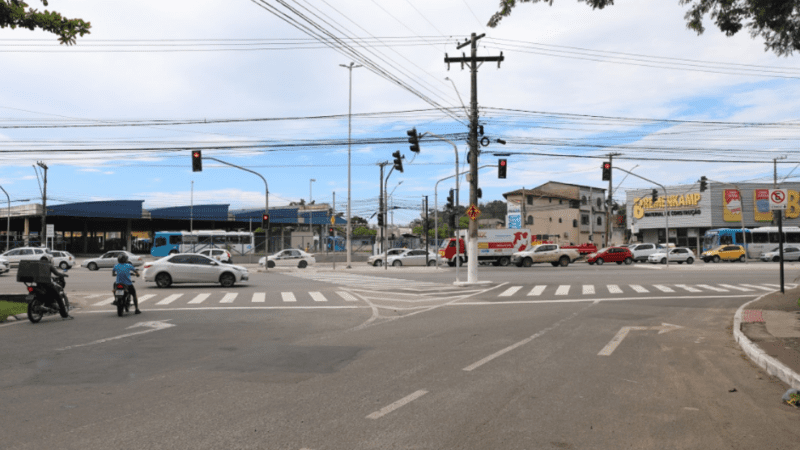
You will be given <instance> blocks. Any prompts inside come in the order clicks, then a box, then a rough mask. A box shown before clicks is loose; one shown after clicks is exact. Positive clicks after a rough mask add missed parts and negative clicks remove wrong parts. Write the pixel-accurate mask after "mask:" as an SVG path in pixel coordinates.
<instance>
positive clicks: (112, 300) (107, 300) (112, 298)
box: [92, 297, 114, 306]
mask: <svg viewBox="0 0 800 450" xmlns="http://www.w3.org/2000/svg"><path fill="white" fill-rule="evenodd" d="M113 302H114V297H108V298H107V299H105V300H103V301H100V302H97V303H95V304H94V305H92V306H103V305H110V304H111V303H113Z"/></svg>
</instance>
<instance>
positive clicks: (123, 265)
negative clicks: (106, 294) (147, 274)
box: [111, 253, 142, 314]
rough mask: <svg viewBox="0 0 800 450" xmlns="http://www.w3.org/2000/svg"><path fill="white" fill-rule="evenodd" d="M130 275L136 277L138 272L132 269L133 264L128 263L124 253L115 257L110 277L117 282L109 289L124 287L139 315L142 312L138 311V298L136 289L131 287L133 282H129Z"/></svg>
mask: <svg viewBox="0 0 800 450" xmlns="http://www.w3.org/2000/svg"><path fill="white" fill-rule="evenodd" d="M131 273H132V274H134V275H136V276H137V277H138V276H139V272H138V271H137V270H136V268H134V267H133V264H131V263H129V262H128V256H127V255H126V254H124V253H123V254H121V255H119V256H118V257H117V264H116V265H114V268H113V269H112V270H111V275H115V276H116V277H117V281H116V282H115V283H114V285H113V286H112V287H111V290H112V291H113V290H115V289H116V286H117V285H118V284H122V285H124V286H125V288H126V289H127V290H128V292H130V294H131V295H132V296H133V305H134V307H135V308H136V314H141V313H142V312H141V311H139V297H137V296H136V289H135V288H134V287H133V281H131ZM115 304H116V300H115Z"/></svg>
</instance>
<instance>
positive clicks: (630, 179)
mask: <svg viewBox="0 0 800 450" xmlns="http://www.w3.org/2000/svg"><path fill="white" fill-rule="evenodd" d="M29 3H30V4H31V6H34V7H37V8H39V9H43V7H42V5H41V3H39V2H38V1H37V0H30V1H29ZM49 3H50V5H49V7H48V9H50V10H54V11H58V12H60V13H61V14H62V15H64V16H66V17H71V18H72V17H79V18H82V19H84V20H86V21H89V22H91V24H92V32H91V34H90V35H87V36H84V37H82V38H78V43H77V45H75V46H72V47H65V46H61V45H59V44H58V42H57V40H56V38H55V37H54V35H51V34H48V33H45V32H42V31H38V30H37V31H30V30H26V29H15V30H11V29H8V28H5V29H0V53H2V56H0V61H1V62H0V69H2V70H0V73H2V77H3V81H4V82H3V83H2V84H3V88H2V91H0V92H2V94H1V95H0V186H2V187H3V188H4V189H5V190H6V191H7V192H8V194H9V196H10V198H11V201H12V202H13V203H12V204H25V203H40V202H41V191H40V187H39V181H38V180H37V173H36V171H35V170H34V168H33V167H32V166H33V165H35V164H36V163H37V162H38V161H41V162H43V163H44V164H46V165H47V166H48V172H47V177H48V184H47V197H48V204H58V203H66V202H80V201H92V200H113V199H126V200H133V199H136V200H144V201H145V203H144V208H145V209H154V208H161V207H170V206H180V205H189V204H190V203H194V204H195V205H199V204H229V205H230V208H231V209H243V208H261V207H263V205H264V197H265V187H264V183H263V182H262V181H261V179H260V178H258V177H257V176H255V175H253V174H250V173H247V172H244V171H240V170H238V169H235V168H231V167H226V166H224V165H222V164H219V163H216V162H214V161H212V160H208V159H206V160H205V161H204V164H203V171H202V172H192V170H191V159H190V158H191V156H190V155H191V150H190V149H191V148H198V147H201V148H203V150H202V152H203V156H204V157H206V158H208V157H213V158H217V159H220V160H223V161H226V162H229V163H231V164H235V165H239V166H243V167H247V168H249V169H251V170H254V171H256V172H258V173H259V174H261V175H262V176H263V177H264V178H265V179H266V180H267V183H268V185H269V194H270V195H269V203H270V207H271V208H275V207H280V206H285V205H288V204H289V203H290V202H296V201H299V200H301V199H304V200H305V201H309V200H313V201H315V202H318V203H319V202H325V203H331V202H332V201H333V197H334V194H335V201H336V209H337V210H338V211H344V208H345V204H346V201H347V194H348V182H347V180H348V176H347V175H348V145H347V139H348V94H349V92H350V89H349V80H348V76H349V72H350V71H349V70H348V69H346V68H344V67H341V65H348V64H350V63H351V62H355V64H357V65H361V66H362V67H358V68H354V69H353V70H352V113H353V116H352V120H351V127H352V131H351V135H352V145H351V147H350V158H351V166H350V167H351V171H352V172H351V191H350V193H351V198H352V214H353V215H358V216H361V217H367V218H368V217H370V216H372V215H373V214H374V213H375V212H376V210H377V204H378V202H377V198H378V192H379V187H378V186H379V173H380V172H379V168H378V165H377V164H378V163H380V162H384V161H389V162H391V161H392V159H393V158H392V153H393V152H395V151H397V150H400V151H401V153H402V154H403V155H404V156H405V160H404V171H403V172H402V173H399V172H396V171H395V172H394V173H392V175H391V176H390V178H389V181H388V185H387V186H388V187H387V189H388V191H390V192H393V194H392V201H393V204H394V206H396V207H397V208H398V209H396V210H395V213H394V222H395V223H396V224H404V223H408V222H409V221H411V220H413V219H415V218H418V217H419V215H420V211H421V202H422V198H423V197H424V196H425V195H428V196H429V205H430V206H431V207H433V206H434V203H435V199H436V198H435V190H434V188H435V187H436V185H437V182H438V181H439V180H441V179H443V178H446V177H449V176H452V175H453V174H454V171H455V167H454V165H455V152H454V150H453V147H452V145H450V144H448V143H447V142H443V141H441V140H438V139H436V138H433V137H432V136H430V135H426V136H424V137H423V139H422V142H421V152H420V153H419V154H418V155H416V156H415V155H414V154H413V153H412V152H410V151H409V149H408V143H406V142H405V141H406V138H407V135H406V131H407V130H409V129H411V128H412V127H413V128H416V129H417V130H418V131H419V132H420V133H423V132H428V133H433V134H436V135H439V136H444V137H452V138H453V139H454V142H455V144H456V145H457V148H458V153H459V163H460V166H461V170H465V169H466V168H467V166H466V165H465V164H466V149H467V145H466V133H467V131H468V129H467V126H466V125H467V123H468V119H467V113H466V110H465V107H464V106H462V102H463V104H464V105H466V108H469V101H470V73H469V70H462V68H461V67H460V66H459V65H456V64H451V65H450V67H449V70H448V66H447V64H445V63H444V57H445V54H447V55H449V56H451V57H454V56H461V54H462V52H464V51H468V48H465V49H462V50H458V49H456V47H457V45H458V44H459V43H461V42H463V41H464V39H465V38H467V37H469V35H470V33H473V32H474V33H477V34H484V33H485V37H483V38H482V39H481V40H479V41H478V55H479V56H497V55H499V54H500V53H501V52H502V54H503V56H504V58H505V59H504V61H503V62H502V63H501V64H500V67H499V68H498V67H497V64H496V63H484V64H483V65H482V66H481V67H480V68H479V71H478V92H477V95H478V106H479V108H478V111H479V121H480V123H481V124H482V125H483V126H484V132H485V136H486V137H487V138H489V139H488V140H489V145H488V146H484V147H482V148H481V151H482V153H481V156H480V159H479V164H480V165H481V166H484V165H486V166H491V167H488V168H484V169H481V171H480V175H479V184H480V186H481V188H482V191H483V198H482V199H481V201H483V202H488V201H492V200H503V196H502V194H503V193H505V192H509V191H512V190H515V189H519V188H521V187H528V188H531V187H535V186H538V185H540V184H542V183H546V182H547V181H561V182H566V183H575V184H581V185H587V186H594V187H598V188H607V187H608V184H607V182H603V181H602V180H601V169H600V165H601V163H602V161H603V160H604V159H605V157H604V156H603V155H607V154H609V153H615V154H618V155H617V156H615V157H614V165H615V166H616V167H620V168H624V169H626V170H632V171H633V172H634V173H636V174H639V175H640V176H642V177H645V178H647V179H649V180H653V181H655V182H657V183H661V184H666V185H691V184H693V183H695V182H696V181H697V180H698V179H699V178H700V176H707V177H708V178H709V179H711V180H714V181H719V182H737V181H764V182H769V181H772V178H773V164H772V160H773V158H777V157H782V156H784V155H786V156H787V159H784V160H781V161H779V165H778V176H779V179H787V180H790V181H792V180H793V181H796V180H797V178H798V177H800V170H795V169H796V168H797V166H798V164H800V157H798V156H795V155H796V152H793V151H792V150H793V149H794V148H796V147H797V145H796V143H797V141H799V140H800V128H798V127H800V124H798V123H797V120H798V113H797V112H796V111H798V110H800V108H799V107H800V95H798V94H800V64H798V62H797V61H796V60H795V58H796V57H797V56H795V57H792V56H789V57H779V56H776V55H774V54H773V53H770V52H765V50H764V45H763V41H762V40H761V39H760V38H751V37H750V36H749V34H748V33H747V32H746V31H744V32H740V33H739V34H737V35H736V36H733V37H727V36H725V35H724V34H723V33H721V32H720V31H719V30H718V29H717V28H716V27H715V25H714V24H713V23H711V22H710V21H708V20H707V23H706V28H707V30H706V32H705V33H704V34H703V35H700V36H698V35H697V34H696V33H695V32H694V31H691V30H688V29H687V28H686V25H685V20H684V14H685V11H686V7H684V6H681V5H680V4H679V2H678V0H670V1H663V0H659V1H656V0H636V1H633V0H621V1H618V2H616V3H615V4H614V5H613V6H610V7H607V8H605V9H603V10H592V9H591V8H590V7H588V6H586V5H585V4H584V3H579V2H577V1H574V0H556V1H554V2H553V5H552V6H548V4H547V2H544V3H535V4H527V3H526V4H520V5H519V6H517V7H516V8H515V9H514V11H513V13H512V15H511V16H510V17H507V18H505V19H503V21H502V22H501V23H500V25H499V26H498V27H497V28H488V27H486V26H485V24H486V23H487V22H488V20H489V18H490V17H491V15H492V14H493V13H494V12H495V11H496V8H497V6H498V3H499V2H498V1H497V0H483V1H479V0H433V1H421V0H392V1H388V0H351V1H347V2H331V1H329V0H316V1H310V0H296V1H295V0H285V1H283V2H278V1H262V0H252V1H251V0H204V1H202V2H196V1H188V0H171V1H169V2H164V1H155V0H140V1H137V2H108V1H101V0H70V1H64V0H51V1H50V2H49ZM287 5H288V6H290V7H291V8H293V9H294V11H290V10H289V9H287V8H286V6H287ZM279 15H282V17H284V18H285V19H287V20H288V21H289V22H293V23H294V25H292V24H291V23H287V21H286V20H282V19H281V18H280V17H279ZM303 17H306V18H308V19H309V20H311V21H312V22H313V24H314V25H315V26H317V27H318V28H311V27H310V25H309V22H308V21H306V20H305V19H303ZM299 27H306V29H307V30H316V31H315V33H318V34H317V36H319V33H322V32H324V33H328V34H326V36H328V38H327V41H326V42H321V41H320V39H319V38H318V37H314V36H310V35H309V34H306V33H304V32H303V31H302V30H301V29H300V28H299ZM331 36H333V37H335V38H336V40H334V39H333V38H332V37H331ZM448 78H449V79H448ZM187 122H191V123H188V124H187ZM392 139H393V140H394V141H391V142H386V141H387V140H392ZM497 139H503V140H505V141H506V144H505V145H501V144H499V143H497ZM493 152H503V153H510V156H508V157H505V158H507V159H508V176H507V178H506V179H498V177H497V170H496V169H495V168H494V166H495V165H496V164H497V159H498V156H496V155H495V154H494V153H493ZM389 167H391V166H389ZM387 172H388V168H387ZM311 180H316V181H313V182H312V181H311ZM613 182H614V198H615V200H617V201H619V202H623V201H624V200H625V191H626V190H629V189H638V188H651V187H654V185H653V183H651V182H649V181H645V180H642V179H638V178H636V177H634V176H627V177H626V176H625V174H624V173H623V172H619V171H615V172H614V180H613ZM438 185H439V189H438V194H439V199H438V200H439V202H438V203H439V205H440V207H441V206H442V205H443V203H444V202H445V198H446V197H447V190H448V189H450V188H452V187H453V180H452V178H450V179H447V180H445V181H442V182H439V183H438ZM466 193H467V190H466V185H464V186H463V188H462V194H461V203H462V204H464V203H465V202H466V201H467V200H468V196H467V194H466ZM676 193H682V192H676ZM0 199H2V197H0ZM374 220H375V219H374V218H373V219H372V221H373V222H374Z"/></svg>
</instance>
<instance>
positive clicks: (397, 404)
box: [367, 390, 428, 419]
mask: <svg viewBox="0 0 800 450" xmlns="http://www.w3.org/2000/svg"><path fill="white" fill-rule="evenodd" d="M427 393H428V391H423V390H419V391H417V392H414V393H413V394H411V395H407V396H405V397H403V398H401V399H400V400H398V401H396V402H394V403H392V404H391V405H389V406H385V407H383V408H381V409H380V410H378V411H375V412H374V413H372V414H370V415H368V416H367V419H380V418H381V417H383V416H385V415H386V414H389V413H390V412H392V411H394V410H396V409H398V408H400V407H402V406H405V405H407V404H409V403H411V402H413V401H414V400H416V399H418V398H420V397H422V396H423V395H425V394H427Z"/></svg>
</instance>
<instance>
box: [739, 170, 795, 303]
mask: <svg viewBox="0 0 800 450" xmlns="http://www.w3.org/2000/svg"><path fill="white" fill-rule="evenodd" d="M779 159H786V155H784V156H779V157H777V158H773V159H772V164H773V171H774V172H773V173H774V176H775V179H774V181H773V187H774V188H775V189H778V160H779ZM739 197H741V194H739ZM740 201H741V199H740ZM775 212H777V213H778V235H779V236H780V238H779V241H778V251H779V252H780V258H781V267H780V271H781V294H783V293H785V290H784V287H783V281H784V280H783V210H782V209H776V210H775ZM742 214H744V210H743V211H742ZM745 259H747V250H745Z"/></svg>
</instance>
